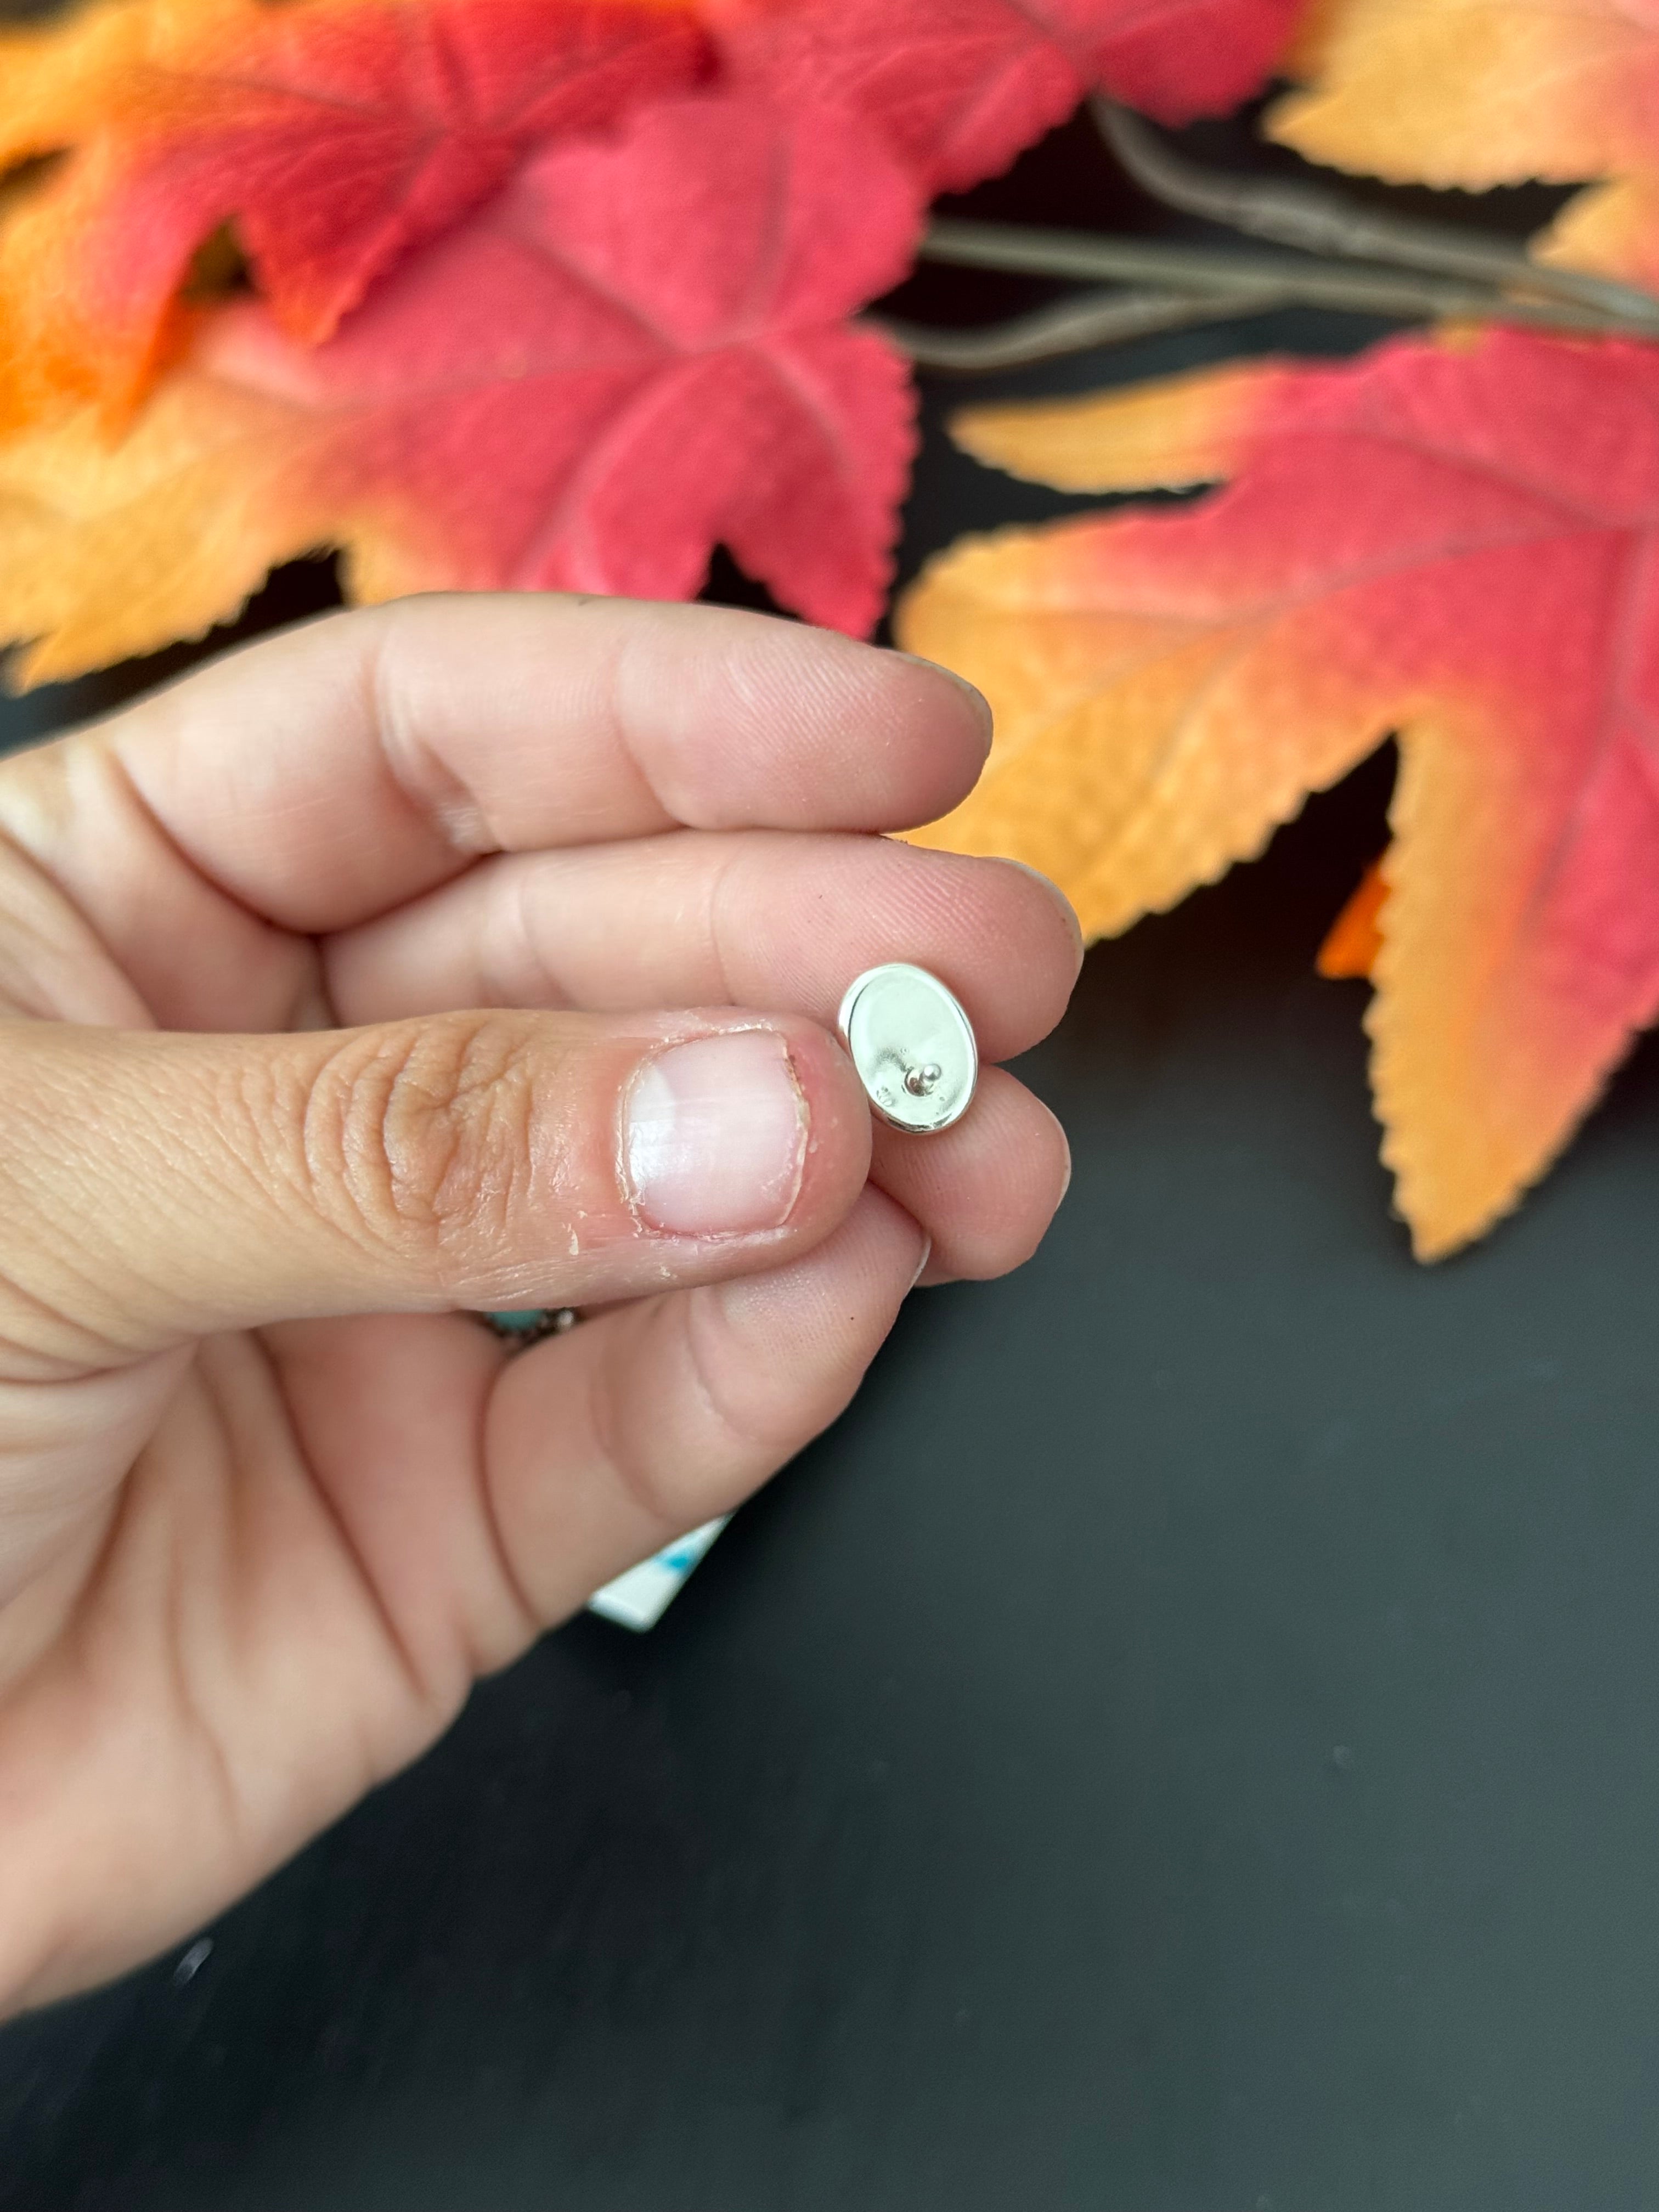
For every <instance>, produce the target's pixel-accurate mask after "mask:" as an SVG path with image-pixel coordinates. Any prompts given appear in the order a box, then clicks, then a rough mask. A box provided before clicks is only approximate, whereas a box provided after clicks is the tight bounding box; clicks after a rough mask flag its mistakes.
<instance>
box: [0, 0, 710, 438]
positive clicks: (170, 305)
mask: <svg viewBox="0 0 1659 2212" xmlns="http://www.w3.org/2000/svg"><path fill="white" fill-rule="evenodd" d="M705 58H706V48H705V45H704V42H703V40H702V36H701V34H700V33H698V31H697V30H696V27H695V26H694V25H693V23H692V22H691V21H690V17H689V16H688V15H686V13H685V12H684V9H680V8H678V7H676V6H674V5H671V4H670V0H430V4H424V5H413V6H410V5H401V4H395V0H289V4H286V5H283V6H274V7H273V6H268V5H262V4H260V0H114V4H106V5H104V6H100V7H98V8H95V9H92V10H91V11H90V12H88V13H86V14H84V15H80V16H78V17H73V18H71V19H70V21H69V22H68V23H67V24H66V25H64V26H61V27H48V28H46V29H43V30H38V31H33V32H24V33H19V32H13V33H9V34H6V35H5V36H4V37H0V171H3V170H4V169H5V168H6V167H8V166H9V165H15V164H16V163H18V162H21V161H25V160H27V159H29V158H32V157H36V156H40V155H60V156H62V159H61V161H59V162H58V165H57V166H56V167H54V168H52V170H51V171H50V173H48V174H47V175H46V177H45V178H44V179H43V180H42V181H41V182H40V184H39V185H36V186H34V187H33V188H32V189H30V190H28V191H26V192H24V193H23V194H22V195H21V197H20V198H19V200H18V203H17V204H16V205H15V207H14V208H13V210H11V212H10V214H9V219H8V220H7V221H6V222H5V224H4V227H3V229H0V431H3V430H6V429H10V428H16V427H18V426H20V425H21V424H23V423H27V422H30V421H34V420H40V419H43V418H44V417H46V416H49V415H51V414H52V413H53V412H54V411H61V410H62V407H63V404H64V401H65V400H68V401H70V402H71V403H73V402H78V401H81V400H85V399H92V400H95V401H97V402H99V403H100V404H104V405H106V407H107V408H109V409H110V410H112V412H116V413H118V412H120V411H122V410H125V409H126V408H128V407H129V406H130V405H131V403H132V402H133V400H134V399H135V398H137V395H138V393H139V392H141V391H142V389H143V386H144V384H145V383H146V382H147V381H148V380H149V376H150V374H152V372H153V370H154V368H155V366H156V364H157V362H158V360H159V359H160V358H161V356H162V355H163V354H164V352H165V351H166V350H167V348H168V346H169V344H170V343H172V344H174V345H176V344H177V343H178V342H179V335H180V334H179V324H178V319H177V302H178V299H179V291H180V288H181V286H182V285H183V283H184V281H185V276H186V275H187V273H188V271H189V269H190V266H191V258H192V256H193V255H194V254H195V253H196V252H197V249H198V247H200V246H202V245H203V243H204V241H205V240H207V239H209V238H210V236H211V235H212V234H214V233H215V232H216V230H217V229H218V228H220V227H221V226H222V225H224V224H226V223H232V224H234V229H235V234H236V236H237V238H238V240H239V241H240V245H241V246H242V247H243V248H244V250H245V251H246V253H247V256H248V258H249V261H250V263H251V264H252V269H253V272H254V274H255V276H256V277H257V279H258V283H259V287H260V289H261V290H262V291H263V293H264V295H265V297H266V298H267V299H268V300H269V301H270V304H271V306H272V308H273V310H274V312H275V313H276V316H277V317H278V319H279V320H281V321H282V323H283V325H284V326H285V327H286V328H287V329H288V330H289V331H290V332H292V333H293V335H295V337H300V338H302V339H304V340H306V341H307V342H309V343H316V342H318V341H319V340H321V339H323V338H325V337H328V336H329V335H330V333H331V331H333V330H334V328H335V326H336V325H337V323H338V322H339V320H340V318H341V317H342V316H343V314H345V313H347V312H348V311H349V309H350V308H352V307H355V306H356V304H357V302H358V301H360V300H361V299H362V295H363V294H364V292H365V291H366V290H367V289H368V286H369V285H370V283H372V282H373V281H374V279H375V278H376V277H378V276H380V275H382V274H383V273H384V271H385V270H386V269H388V268H389V267H390V266H391V265H392V263H393V262H394V261H395V260H396V259H397V258H398V256H399V255H400V254H401V253H402V252H404V251H405V250H406V249H407V248H408V247H409V246H412V245H415V244H416V243H417V242H418V241H420V240H422V239H425V238H428V237H431V236H433V235H435V234H437V233H438V232H440V231H441V230H444V229H446V228H448V227H449V225H451V224H452V223H453V222H455V221H456V220H457V218H458V217H459V216H463V215H465V213H466V212H467V210H469V209H470V208H471V206H473V205H474V204H476V203H477V202H478V201H480V200H482V199H483V197H485V195H486V194H487V193H488V192H489V191H491V190H493V189H494V188H495V186H497V185H500V184H501V182H502V181H503V179H505V178H506V177H507V174H508V173H510V171H511V170H512V168H513V166H514V164H515V163H516V162H517V161H519V160H520V158H521V157H522V155H523V154H524V153H525V151H526V148H527V147H529V146H531V145H532V144H533V143H535V142H536V141H537V140H538V139H540V138H542V137H546V136H547V135H548V134H550V132H553V131H573V130H580V129H582V128H586V127H591V126H593V125H599V124H602V123H607V122H610V121H611V120H612V119H613V118H615V117H616V116H617V115H618V114H619V113H620V112H622V110H623V108H624V107H625V106H627V104H628V103H629V101H630V100H634V99H635V98H636V97H638V96H639V95H640V94H642V93H646V92H654V91H659V90H661V89H663V88H665V87H668V86H672V85H678V84H684V83H686V82H690V80H691V79H692V78H693V77H694V76H696V75H697V74H698V72H699V70H700V69H701V68H702V65H703V63H704V61H705Z"/></svg>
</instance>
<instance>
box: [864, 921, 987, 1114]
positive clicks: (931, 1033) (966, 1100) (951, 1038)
mask: <svg viewBox="0 0 1659 2212" xmlns="http://www.w3.org/2000/svg"><path fill="white" fill-rule="evenodd" d="M836 1025H837V1027H838V1028H839V1030H840V1031H841V1041H842V1043H843V1044H844V1045H845V1046H846V1048H847V1049H848V1053H849V1054H851V1055H852V1060H853V1065H854V1067H856V1068H857V1070H858V1072H859V1079H860V1082H861V1083H862V1084H863V1085H864V1088H865V1091H866V1093H867V1094H868V1096H869V1100H870V1103H871V1104H872V1106H873V1107H874V1109H875V1110H876V1112H877V1113H878V1115H880V1116H881V1118H882V1120H883V1121H889V1122H890V1123H891V1124H892V1126H893V1127H894V1128H896V1129H908V1130H909V1131H910V1132H911V1133H913V1134H914V1135H916V1136H936V1135H937V1134H938V1133H939V1131H940V1130H941V1129H948V1128H950V1127H951V1126H952V1125H953V1124H954V1123H956V1122H957V1121H961V1119H962V1117H963V1115H964V1114H965V1113H966V1112H967V1111H968V1109H969V1106H970V1105H971V1104H972V1103H973V1097H974V1087H975V1084H977V1082H978V1081H979V1047H978V1044H977V1043H976V1042H975V1038H974V1030H973V1024H971V1023H970V1022H969V1019H968V1017H967V1015H966V1014H965V1013H963V1011H962V1008H961V1007H960V1006H958V1005H957V1001H956V1000H955V998H954V997H953V996H952V994H951V993H950V992H949V991H947V990H946V989H945V986H944V984H943V983H941V982H940V981H939V978H938V976H937V975H929V974H928V973H927V969H925V968H913V967H911V966H910V964H909V963H908V961H903V960H894V961H890V962H889V963H888V964H887V965H886V966H885V967H884V968H870V969H866V970H865V972H864V974H863V975H860V976H859V977H858V979H857V980H856V981H854V983H852V984H851V985H850V986H849V987H848V993H847V996H846V997H845V998H844V999H843V1000H842V1002H841V1012H840V1015H839V1016H838V1018H837V1024H836Z"/></svg>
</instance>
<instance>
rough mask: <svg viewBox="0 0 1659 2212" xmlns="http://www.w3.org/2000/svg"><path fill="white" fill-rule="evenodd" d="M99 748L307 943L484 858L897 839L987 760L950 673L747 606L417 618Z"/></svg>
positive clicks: (302, 647) (220, 665)
mask: <svg viewBox="0 0 1659 2212" xmlns="http://www.w3.org/2000/svg"><path fill="white" fill-rule="evenodd" d="M80 742H82V743H85V744H93V745H102V746H105V747H107V748H108V749H109V750H111V751H112V753H113V755H114V756H115V757H116V759H117V760H118V763H119V766H120V769H122V770H123V771H124V773H125V778H126V779H127V780H128V781H130V782H131V785H132V786H133V787H134V789H135V790H136V792H137V795H138V797H139V798H140V799H142V801H143V805H144V806H145V808H146V809H147V810H148V811H149V814H150V815H151V816H152V817H154V818H155V822H156V823H159V825H160V826H161V829H162V830H163V831H164V832H165V833H166V836H167V838H168V839H169V840H170V842H172V844H173V846H174V847H175V848H177V849H178V851H179V852H180V853H181V854H183V855H184V856H185V859H186V860H189V861H190V862H191V864H192V866H194V867H195V868H196V869H197V871H198V872H200V873H201V874H203V875H204V876H205V877H207V878H209V880H210V882H211V883H213V884H215V885H216V887H217V888H219V889H220V890H223V891H225V892H227V893H228V894H229V895H230V896H232V897H234V898H235V899H237V900H238V901H240V902H241V903H243V904H244V905H246V906H248V907H251V908H253V909H254V910H255V911H256V912H257V913H258V914H259V915H263V916H264V917H265V918H266V919H267V920H269V921H273V922H276V923H277V924H279V925H280V926H281V927H284V928H288V929H292V930H298V931H302V932H304V933H307V934H311V935H314V934H318V933H322V932H325V931H329V930H334V929H338V928H342V927H348V926H349V925H351V924H354V923H356V922H360V921H365V920H367V919H368V918H370V917H372V916H373V915H377V914H380V913H384V912H385V911H386V909H387V908H390V907H392V906H394V905H396V904H398V903H399V902H401V901H403V900H404V899H406V898H409V897H411V896H415V895H416V894H417V893H419V892H422V891H425V890H430V889H432V888H433V887H434V886H435V885H436V884H440V883H442V882H444V881H445V880H447V878H449V877H451V876H453V875H455V874H457V873H459V872H460V871H461V870H462V869H463V868H465V867H466V866H470V865H471V862H472V861H473V860H476V859H477V857H478V856H479V855H480V854H489V853H495V852H523V851H528V850H535V849H540V848H547V847H551V846H559V845H573V844H586V843H592V842H597V841H599V840H602V839H608V838H612V837H632V836H641V835H647V834H649V833H651V832H653V831H654V830H659V829H669V828H672V827H673V826H675V825H676V824H684V825H685V826H686V827H689V828H697V829H740V828H750V827H755V826H765V827H768V828H772V829H857V830H887V829H908V828H910V827H912V826H914V825H915V824H916V823H921V822H926V821H930V820H932V819H933V818H934V817H936V816H938V815H939V814H941V813H944V812H945V811H947V810H948V809H949V808H950V807H951V806H952V805H955V803H956V802H957V799H960V798H961V797H963V795H964V794H965V793H967V792H968V791H969V789H970V788H971V787H972V785H973V783H974V781H975V779H976V777H977V776H978V774H979V771H980V769H981V766H982V764H983V762H984V758H985V753H986V750H987V744H988V743H989V712H988V709H987V708H986V707H985V704H984V702H983V701H982V700H981V698H980V696H979V694H978V693H977V692H975V691H974V690H972V689H971V687H970V686H969V685H967V684H963V683H962V682H961V681H960V680H959V679H958V678H955V677H953V676H950V675H947V674H946V673H945V671H943V670H940V669H935V668H933V667H931V666H930V665H927V664H926V663H924V662H921V661H915V660H911V659H907V658H906V657H905V656H903V655H902V654H898V653H886V652H883V651H880V650H878V648H876V647H872V646H866V645H860V644H858V643H857V642H855V641H854V640H853V639H851V638H846V637H842V636H839V635H836V634H835V633H833V632H830V631H826V630H815V629H806V628H805V627H803V626H801V625H800V624H798V623H787V622H784V621H781V620H777V619H775V618H772V617H767V616H763V615H752V614H744V613H741V612H738V611H736V610H733V609H730V608H724V607H704V606H678V605H654V604H645V603H641V602H637V601H627V600H617V599H577V598H562V597H553V596H546V595H539V594H538V595H532V594H525V595H521V596H510V595H501V596H496V595H485V594H482V593H481V594H477V595H467V596H458V597H453V598H437V597H435V598H431V599H411V600H405V601H403V602H400V603H398V604H397V605H392V606H386V607H380V608H375V609H372V610H368V611H362V612H360V613H356V614H350V615H344V616H334V617H328V618H326V619H325V620H324V621H322V622H320V623H313V624H311V625H309V626H307V627H306V628H304V629H298V630H294V631H290V632H288V633H287V634H285V635H282V636H280V637H276V638H272V639H268V640H264V641H261V642H260V643H258V644H257V645H254V646H252V647H248V648H246V650H245V651H243V652H240V653H235V654H234V655H231V656H229V657H228V658H227V659H224V660H222V661H219V662H217V663H216V664H214V665H212V666H210V667H209V668H206V669H204V670H203V671H200V672H199V673H198V674H197V675H196V676H194V677H192V678H190V679H188V680H187V681H186V682H185V683H183V684H179V685H178V686H177V687H175V688H174V689H173V690H170V691H166V692H162V693H161V694H159V695H157V696H155V698H153V699H150V700H148V701H145V702H143V703H142V704H141V705H140V706H139V707H138V708H135V709H132V710H131V711H129V713H128V714H125V715H124V716H122V717H121V718H120V719H119V720H117V721H115V722H113V723H112V724H110V725H108V726H106V727H105V728H104V729H103V730H101V731H98V732H91V733H88V737H87V738H85V739H83V740H81V741H80Z"/></svg>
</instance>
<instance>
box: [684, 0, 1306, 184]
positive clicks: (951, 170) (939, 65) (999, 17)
mask: <svg viewBox="0 0 1659 2212" xmlns="http://www.w3.org/2000/svg"><path fill="white" fill-rule="evenodd" d="M1300 7H1301V0H703V12H704V14H705V15H706V16H707V17H708V21H710V22H711V23H712V24H713V25H714V28H715V30H716V33H717V34H718V35H719V38H720V45H721V47H722V49H723V51H724V52H725V54H726V58H727V59H728V61H729V63H730V64H731V66H732V69H733V70H735V71H736V72H737V74H738V76H739V77H740V78H746V79H748V80H750V81H752V82H759V83H763V84H764V85H767V86H768V87H769V88H771V89H772V91H773V92H774V93H775V95H776V96H777V97H778V98H780V99H781V100H785V101H786V102H787V103H789V104H791V105H793V104H796V103H798V102H801V101H805V100H837V101H842V102H844V103H845V104H847V105H848V106H851V107H854V108H855V109H856V110H857V111H858V112H859V113H860V114H862V115H864V116H865V117H866V118H867V119H868V120H869V121H871V122H872V123H874V124H875V125H877V126H878V128H879V129H880V130H881V131H883V132H884V135H885V136H886V137H888V138H889V139H890V141H891V143H893V144H894V145H895V146H896V148H897V149H899V151H900V152H901V153H902V155H904V156H905V158H906V159H907V160H908V161H910V162H911V163H912V164H913V166H914V167H915V169H916V171H917V173H918V174H919V175H920V176H921V178H922V179H923V181H924V183H925V184H926V185H927V188H928V190H929V191H956V190H960V189H961V188H962V187H963V186H964V185H971V184H973V183H974V182H975V180H976V179H979V178H981V177H987V176H990V175H993V174H994V173H995V172H996V171H997V170H999V169H1001V168H1004V167H1006V165H1007V164H1008V162H1009V161H1012V159H1013V157H1014V155H1016V154H1017V153H1018V151H1019V149H1021V147H1022V146H1025V145H1028V144H1029V143H1030V142H1031V141H1032V140H1033V139H1035V138H1037V137H1041V136H1042V132H1043V131H1047V130H1048V129H1049V128H1050V127H1051V125H1054V124H1056V123H1060V122H1062V121H1063V120H1064V119H1065V118H1066V116H1067V115H1069V114H1070V112H1072V110H1073V108H1074V107H1075V106H1077V103H1078V101H1079V100H1081V99H1082V97H1083V96H1084V94H1085V93H1087V92H1091V91H1093V90H1095V89H1097V88H1101V89H1103V90H1105V91H1106V92H1109V94H1111V95H1112V97H1113V98H1114V99H1116V100H1126V101H1127V102H1128V103H1129V105H1130V106H1134V107H1141V108H1144V109H1145V110H1146V112H1147V113H1148V114H1149V115H1155V116H1157V117H1158V118H1159V120H1160V121H1162V122H1165V123H1186V122H1190V121H1191V119H1192V118H1193V117H1194V116H1195V115H1208V114H1216V113H1219V112H1223V111H1225V109H1227V108H1229V107H1232V106H1237V103H1238V102H1239V101H1240V100H1243V99H1245V98H1247V97H1248V96H1249V94H1251V93H1253V92H1255V91H1256V90H1258V89H1259V88H1260V87H1261V84H1262V82H1263V81H1264V80H1265V78H1266V77H1267V72H1268V70H1270V69H1271V67H1272V65H1273V62H1274V60H1275V59H1276V58H1277V57H1278V55H1279V52H1280V51H1281V49H1282V48H1283V46H1284V45H1285V41H1286V40H1287V39H1288V37H1289V35H1290V32H1291V27H1292V26H1293V24H1294V22H1295V20H1296V17H1297V13H1298V12H1299V9H1300Z"/></svg>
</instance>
